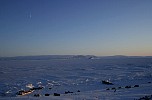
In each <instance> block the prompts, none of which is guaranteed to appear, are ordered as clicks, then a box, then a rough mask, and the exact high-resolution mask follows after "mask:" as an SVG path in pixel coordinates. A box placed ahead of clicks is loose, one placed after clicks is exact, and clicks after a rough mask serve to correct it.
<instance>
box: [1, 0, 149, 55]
mask: <svg viewBox="0 0 152 100" xmlns="http://www.w3.org/2000/svg"><path fill="white" fill-rule="evenodd" d="M151 5H152V1H151V0H0V56H25V55H72V54H74V55H77V54H84V55H97V56H106V55H132V56H134V55H137V56H151V55H152V6H151Z"/></svg>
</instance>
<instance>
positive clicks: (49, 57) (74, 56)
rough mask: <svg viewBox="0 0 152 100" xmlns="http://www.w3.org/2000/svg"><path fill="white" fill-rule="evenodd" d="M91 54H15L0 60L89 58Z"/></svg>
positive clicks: (91, 56)
mask: <svg viewBox="0 0 152 100" xmlns="http://www.w3.org/2000/svg"><path fill="white" fill-rule="evenodd" d="M95 57H96V56H93V55H40V56H16V57H0V60H50V59H91V58H95Z"/></svg>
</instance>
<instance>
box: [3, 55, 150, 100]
mask: <svg viewBox="0 0 152 100" xmlns="http://www.w3.org/2000/svg"><path fill="white" fill-rule="evenodd" d="M102 81H108V82H111V83H112V84H105V83H103V82H102ZM22 91H24V92H22ZM29 91H30V92H29ZM56 94H57V95H56ZM0 100H152V57H125V56H123V57H122V56H120V57H95V56H36V57H13V58H0Z"/></svg>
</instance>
